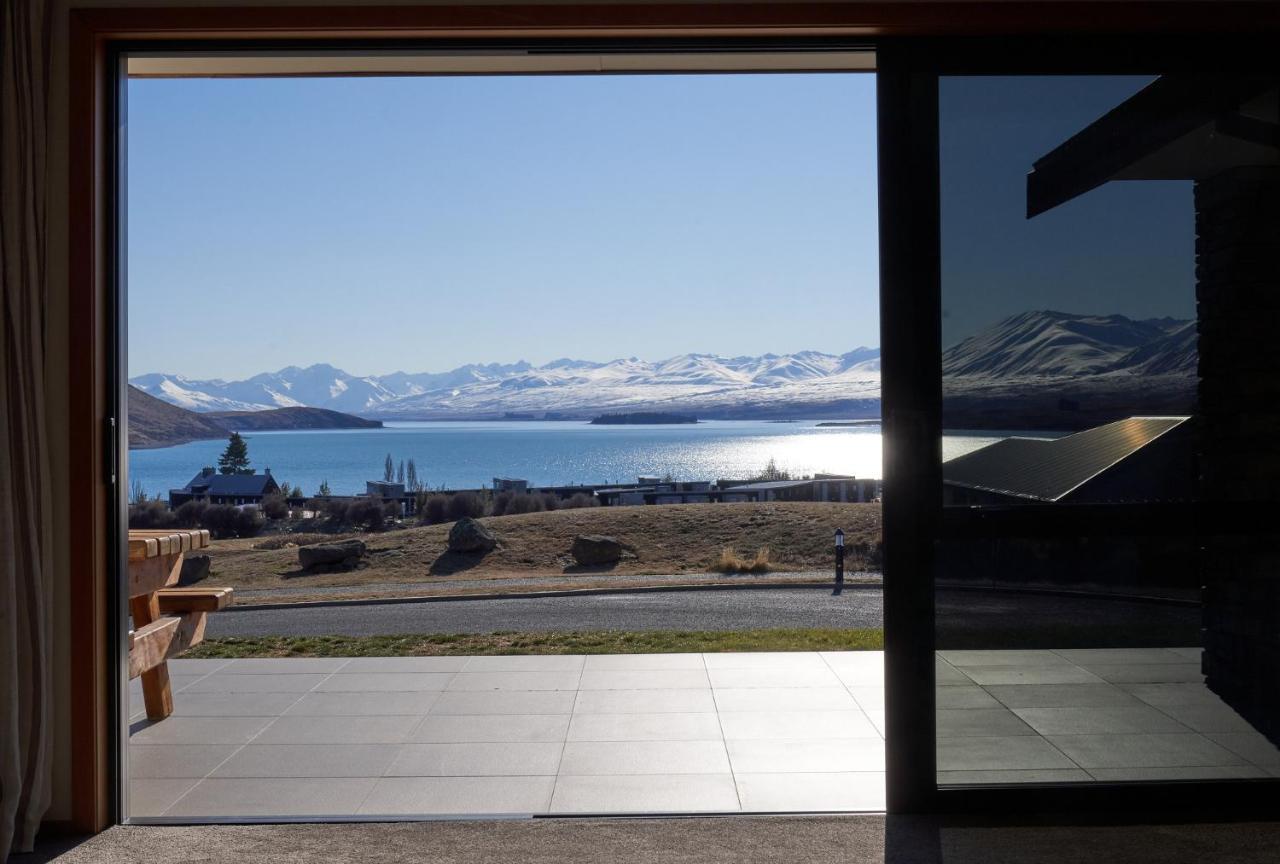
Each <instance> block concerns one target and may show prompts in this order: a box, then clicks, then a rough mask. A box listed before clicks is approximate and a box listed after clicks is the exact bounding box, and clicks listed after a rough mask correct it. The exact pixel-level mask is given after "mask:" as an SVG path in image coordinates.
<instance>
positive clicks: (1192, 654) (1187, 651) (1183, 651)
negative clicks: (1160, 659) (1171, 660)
mask: <svg viewBox="0 0 1280 864" xmlns="http://www.w3.org/2000/svg"><path fill="white" fill-rule="evenodd" d="M1168 650H1170V651H1172V652H1173V653H1175V654H1177V655H1178V656H1179V657H1182V658H1183V659H1184V660H1194V661H1196V662H1197V663H1199V662H1200V658H1201V657H1203V656H1204V649H1203V648H1201V647H1198V646H1197V647H1187V648H1170V649H1168Z"/></svg>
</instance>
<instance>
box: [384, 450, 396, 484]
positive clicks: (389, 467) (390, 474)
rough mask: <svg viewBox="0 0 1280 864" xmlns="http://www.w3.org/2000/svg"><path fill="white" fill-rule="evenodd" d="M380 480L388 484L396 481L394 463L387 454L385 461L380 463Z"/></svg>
mask: <svg viewBox="0 0 1280 864" xmlns="http://www.w3.org/2000/svg"><path fill="white" fill-rule="evenodd" d="M382 479H383V480H385V481H387V482H388V483H390V482H391V481H392V480H395V479H396V463H394V462H392V461H391V454H390V453H388V454H387V461H386V462H384V463H382Z"/></svg>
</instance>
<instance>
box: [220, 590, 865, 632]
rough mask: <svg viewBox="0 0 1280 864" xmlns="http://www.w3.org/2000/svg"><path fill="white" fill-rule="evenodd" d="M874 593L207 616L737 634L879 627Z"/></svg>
mask: <svg viewBox="0 0 1280 864" xmlns="http://www.w3.org/2000/svg"><path fill="white" fill-rule="evenodd" d="M880 618H881V594H880V589H879V588H858V589H848V590H846V591H845V592H844V594H842V595H841V596H839V597H833V596H832V595H831V590H830V589H824V588H783V589H777V590H768V589H759V590H753V591H672V592H665V591H664V592H651V593H643V594H596V595H589V596H577V597H540V598H536V599H535V598H527V599H511V600H455V601H450V602H447V603H439V602H435V603H386V604H378V605H371V606H320V607H311V608H303V609H289V610H276V609H269V610H248V611H243V610H241V611H237V610H236V609H235V607H234V606H233V607H231V608H229V609H226V610H224V611H222V612H219V613H218V614H216V615H210V616H209V623H208V627H207V629H206V634H207V635H208V636H210V637H218V636H267V635H280V636H283V635H289V636H318V635H324V634H334V635H344V636H374V635H384V634H396V633H492V632H494V631H498V630H520V631H524V632H531V631H542V630H742V629H752V628H756V627H879V626H880Z"/></svg>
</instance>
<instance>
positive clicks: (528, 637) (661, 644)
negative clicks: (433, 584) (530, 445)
mask: <svg viewBox="0 0 1280 864" xmlns="http://www.w3.org/2000/svg"><path fill="white" fill-rule="evenodd" d="M883 649H884V631H883V630H880V629H863V630H818V629H803V628H793V629H778V630H736V631H727V632H718V631H678V630H647V631H641V632H634V633H632V632H625V631H615V630H576V631H565V632H550V633H484V634H461V635H453V634H437V633H429V634H406V635H403V636H262V637H257V638H226V639H206V640H205V641H204V642H203V643H201V644H200V645H197V646H196V647H195V648H193V649H191V650H190V651H188V652H187V653H186V654H184V655H182V656H183V657H185V658H209V657H212V658H219V657H237V658H238V657H433V656H466V655H472V654H676V653H688V652H721V651H881V650H883Z"/></svg>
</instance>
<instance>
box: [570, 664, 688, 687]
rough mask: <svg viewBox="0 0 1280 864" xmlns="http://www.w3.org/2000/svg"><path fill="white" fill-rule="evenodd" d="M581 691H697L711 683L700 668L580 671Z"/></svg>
mask: <svg viewBox="0 0 1280 864" xmlns="http://www.w3.org/2000/svg"><path fill="white" fill-rule="evenodd" d="M579 686H580V687H581V688H582V689H583V690H699V689H705V688H708V687H710V686H711V684H710V683H709V682H708V680H707V673H706V671H705V670H703V669H632V670H609V671H599V670H596V671H588V672H583V673H582V682H581V684H580V685H579Z"/></svg>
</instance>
